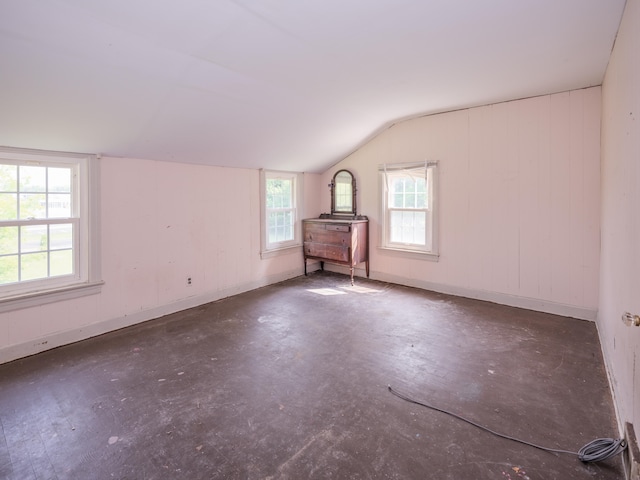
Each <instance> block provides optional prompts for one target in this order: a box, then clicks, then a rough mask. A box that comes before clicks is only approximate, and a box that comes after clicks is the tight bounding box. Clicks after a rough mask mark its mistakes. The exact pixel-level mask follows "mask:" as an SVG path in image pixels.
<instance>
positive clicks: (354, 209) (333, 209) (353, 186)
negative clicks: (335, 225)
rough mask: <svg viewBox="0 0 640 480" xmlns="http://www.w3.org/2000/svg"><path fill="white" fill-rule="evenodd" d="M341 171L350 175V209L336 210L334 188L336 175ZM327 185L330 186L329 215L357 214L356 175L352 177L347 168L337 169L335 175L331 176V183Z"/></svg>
mask: <svg viewBox="0 0 640 480" xmlns="http://www.w3.org/2000/svg"><path fill="white" fill-rule="evenodd" d="M341 173H347V174H348V175H349V176H350V177H351V210H344V209H342V210H338V209H337V208H336V194H335V189H336V178H337V177H338V175H340V174H341ZM329 187H330V188H331V215H353V216H356V215H357V209H358V208H357V205H356V191H357V188H356V177H354V175H353V173H351V172H350V171H349V170H345V169H342V170H338V171H337V172H336V173H335V175H334V176H333V178H332V179H331V183H330V184H329Z"/></svg>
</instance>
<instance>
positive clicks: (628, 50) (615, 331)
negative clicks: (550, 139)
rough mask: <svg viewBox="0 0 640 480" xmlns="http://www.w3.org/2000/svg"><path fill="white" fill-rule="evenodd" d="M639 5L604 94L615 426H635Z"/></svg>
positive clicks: (638, 404)
mask: <svg viewBox="0 0 640 480" xmlns="http://www.w3.org/2000/svg"><path fill="white" fill-rule="evenodd" d="M638 52H640V0H627V5H626V9H625V13H624V16H623V18H622V23H621V26H620V30H619V32H618V37H617V39H616V43H615V46H614V50H613V53H612V55H611V59H610V61H609V66H608V68H607V73H606V76H605V80H604V83H603V87H602V100H603V102H602V104H603V109H602V254H601V255H602V262H601V267H600V269H601V279H600V311H599V314H598V329H599V331H600V337H601V341H602V347H603V350H604V352H605V359H606V361H607V364H608V367H609V375H610V379H611V384H612V387H613V391H614V397H615V400H616V405H617V407H618V418H619V420H620V421H621V422H626V421H628V422H631V423H635V424H636V425H635V428H636V432H637V431H638V422H640V328H638V327H633V328H631V327H626V326H625V325H624V324H623V323H622V321H621V315H622V313H623V312H625V311H629V312H632V313H635V314H637V315H640V61H639V56H638Z"/></svg>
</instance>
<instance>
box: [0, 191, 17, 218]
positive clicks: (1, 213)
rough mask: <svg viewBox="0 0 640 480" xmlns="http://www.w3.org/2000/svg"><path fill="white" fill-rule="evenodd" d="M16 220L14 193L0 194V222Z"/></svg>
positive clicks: (15, 197) (15, 198)
mask: <svg viewBox="0 0 640 480" xmlns="http://www.w3.org/2000/svg"><path fill="white" fill-rule="evenodd" d="M17 218H18V196H17V195H16V194H15V193H0V220H16V219H17Z"/></svg>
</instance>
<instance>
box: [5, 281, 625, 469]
mask: <svg viewBox="0 0 640 480" xmlns="http://www.w3.org/2000/svg"><path fill="white" fill-rule="evenodd" d="M388 385H391V386H393V387H394V388H395V389H397V390H399V391H401V392H403V393H405V394H408V395H410V396H411V397H413V398H415V399H417V400H420V401H423V402H428V403H431V404H434V405H436V406H438V407H441V408H446V409H450V410H452V411H454V412H455V413H457V414H461V415H464V416H466V417H468V418H470V419H471V420H473V421H475V422H478V423H481V424H484V425H486V426H488V427H490V428H492V429H493V430H496V431H499V432H502V433H505V434H508V435H512V436H515V437H519V438H522V439H524V440H527V441H529V442H533V443H536V444H540V445H544V446H548V447H552V448H560V449H567V450H573V451H577V450H578V449H579V448H580V447H581V446H583V445H584V444H585V443H587V442H589V441H590V440H592V439H594V438H597V437H618V433H617V429H616V424H615V417H614V411H613V405H612V400H611V395H610V391H609V387H608V384H607V378H606V374H605V370H604V367H603V361H602V356H601V350H600V345H599V341H598V337H597V333H596V328H595V325H594V324H593V323H591V322H586V321H580V320H575V319H569V318H564V317H558V316H554V315H548V314H543V313H536V312H531V311H526V310H520V309H516V308H511V307H505V306H499V305H495V304H491V303H486V302H480V301H474V300H468V299H462V298H456V297H451V296H447V295H441V294H435V293H431V292H426V291H422V290H417V289H412V288H406V287H400V286H397V285H391V284H386V283H380V282H375V281H370V280H366V279H361V278H358V279H357V280H356V285H355V287H351V286H350V282H349V277H347V276H343V275H338V274H333V273H329V272H316V273H313V274H311V275H309V276H308V277H298V278H295V279H293V280H290V281H286V282H283V283H280V284H277V285H272V286H269V287H265V288H261V289H258V290H255V291H252V292H248V293H245V294H242V295H238V296H236V297H232V298H228V299H224V300H220V301H218V302H214V303H211V304H207V305H204V306H201V307H197V308H194V309H191V310H188V311H185V312H180V313H177V314H173V315H169V316H167V317H163V318H161V319H158V320H154V321H150V322H147V323H145V324H142V325H138V326H135V327H131V328H127V329H124V330H121V331H118V332H114V333H111V334H107V335H103V336H101V337H98V338H95V339H91V340H87V341H83V342H80V343H77V344H74V345H70V346H66V347H62V348H58V349H56V350H52V351H49V352H45V353H42V354H39V355H36V356H33V357H29V358H26V359H22V360H18V361H15V362H12V363H8V364H5V365H1V366H0V422H1V425H0V426H1V428H2V430H1V431H0V478H6V479H15V480H25V479H112V478H117V479H166V478H184V479H210V478H225V479H236V478H238V479H271V478H272V479H307V478H323V479H324V478H338V479H378V478H381V479H386V478H391V479H413V478H416V479H438V480H441V479H456V480H458V479H473V480H480V479H500V480H519V479H531V480H533V479H540V480H542V479H544V480H550V479H562V480H570V479H605V480H607V479H612V480H613V479H616V480H619V479H621V478H623V477H624V476H623V473H622V472H623V467H622V461H621V458H620V457H616V458H614V459H610V460H608V461H606V462H603V463H598V464H583V463H581V462H580V461H579V460H578V459H577V458H576V457H575V456H573V455H567V454H552V453H548V452H545V451H542V450H538V449H535V448H532V447H528V446H525V445H522V444H519V443H515V442H512V441H508V440H505V439H501V438H498V437H495V436H492V435H491V434H489V433H486V432H484V431H481V430H479V429H477V428H475V427H473V426H471V425H468V424H466V423H464V422H461V421H460V420H457V419H455V418H453V417H450V416H447V415H445V414H443V413H440V412H436V411H433V410H428V409H426V408H423V407H420V406H417V405H414V404H411V403H408V402H406V401H404V400H401V399H399V398H397V397H396V396H394V395H392V394H391V393H389V391H388V389H387V386H388Z"/></svg>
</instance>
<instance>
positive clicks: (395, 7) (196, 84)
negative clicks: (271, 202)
mask: <svg viewBox="0 0 640 480" xmlns="http://www.w3.org/2000/svg"><path fill="white" fill-rule="evenodd" d="M624 4H625V0H0V145H5V146H14V147H29V148H42V149H51V150H63V151H75V152H89V153H102V154H105V155H109V156H123V157H134V158H146V159H157V160H169V161H179V162H188V163H203V164H212V165H221V166H233V167H248V168H261V167H264V168H271V169H279V170H294V171H310V172H314V171H315V172H317V171H323V170H325V169H326V168H328V167H329V166H331V165H332V164H334V163H336V162H337V161H339V160H340V159H342V158H344V157H345V156H346V155H348V154H349V153H351V152H352V151H353V150H354V149H356V148H357V147H358V146H360V145H362V144H363V143H364V142H365V141H366V140H367V139H369V138H371V137H372V136H373V135H375V133H377V132H379V131H380V130H382V129H384V128H385V127H386V126H388V125H390V124H392V123H394V122H396V121H398V120H400V119H404V118H408V117H412V116H417V115H423V114H428V113H433V112H441V111H447V110H452V109H458V108H461V107H469V106H474V105H482V104H487V103H493V102H498V101H503V100H512V99H516V98H523V97H529V96H535V95H540V94H547V93H555V92H560V91H566V90H570V89H575V88H582V87H588V86H593V85H599V84H601V82H602V79H603V75H604V71H605V68H606V66H607V61H608V59H609V54H610V52H611V48H612V46H613V42H614V40H615V35H616V32H617V29H618V25H619V23H620V18H621V16H622V11H623V8H624Z"/></svg>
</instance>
